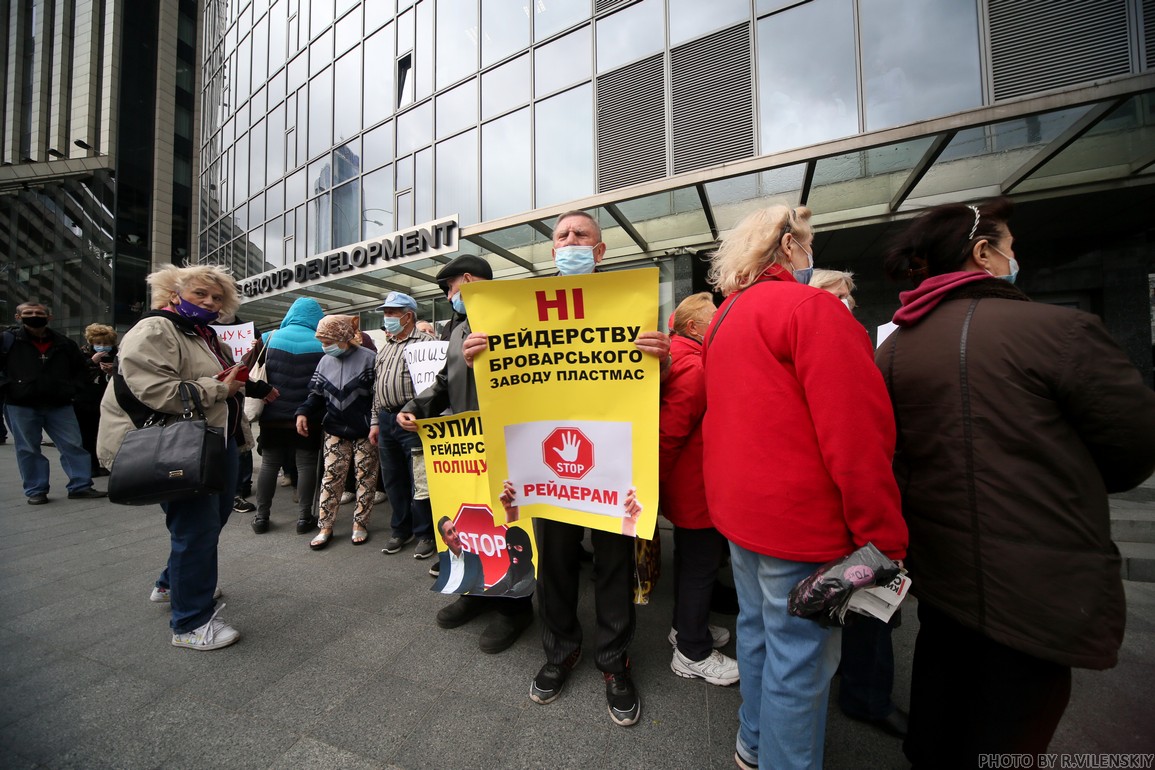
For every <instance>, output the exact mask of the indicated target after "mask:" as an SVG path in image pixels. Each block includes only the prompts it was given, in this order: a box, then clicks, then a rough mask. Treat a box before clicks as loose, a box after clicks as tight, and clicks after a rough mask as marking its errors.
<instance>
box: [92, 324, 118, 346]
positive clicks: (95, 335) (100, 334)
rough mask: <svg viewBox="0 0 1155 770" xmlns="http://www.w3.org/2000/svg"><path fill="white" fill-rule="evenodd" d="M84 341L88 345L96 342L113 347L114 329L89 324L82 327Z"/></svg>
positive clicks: (114, 339) (102, 325) (107, 326)
mask: <svg viewBox="0 0 1155 770" xmlns="http://www.w3.org/2000/svg"><path fill="white" fill-rule="evenodd" d="M84 339H85V341H86V342H88V344H89V345H95V344H96V343H97V342H107V343H108V344H110V345H115V344H116V329H113V328H112V327H111V326H109V325H107V324H89V325H88V326H86V327H84Z"/></svg>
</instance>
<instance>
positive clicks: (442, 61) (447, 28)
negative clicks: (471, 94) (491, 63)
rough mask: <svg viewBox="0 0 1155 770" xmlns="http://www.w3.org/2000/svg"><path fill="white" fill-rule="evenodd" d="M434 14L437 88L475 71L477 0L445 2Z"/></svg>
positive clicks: (450, 83)
mask: <svg viewBox="0 0 1155 770" xmlns="http://www.w3.org/2000/svg"><path fill="white" fill-rule="evenodd" d="M441 8H442V12H441V13H439V14H437V88H439V89H441V88H445V87H446V86H449V85H452V84H454V83H456V82H457V81H458V80H461V79H462V78H463V77H465V76H466V75H470V74H472V73H474V72H476V71H477V2H476V0H465V2H456V3H453V4H452V11H449V12H447V10H448V7H447V6H446V4H444V3H443V4H442V6H441Z"/></svg>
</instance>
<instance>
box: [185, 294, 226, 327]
mask: <svg viewBox="0 0 1155 770" xmlns="http://www.w3.org/2000/svg"><path fill="white" fill-rule="evenodd" d="M176 312H177V313H178V314H180V315H183V316H184V317H185V318H187V319H189V320H190V321H195V322H196V323H199V324H211V323H212V322H213V321H215V320H217V316H219V315H220V313H218V312H215V311H212V310H205V309H204V308H203V307H201V306H200V305H194V304H193V303H192V302H189V301H188V300H187V299H185V298H184V297H181V298H180V304H179V305H177V308H176Z"/></svg>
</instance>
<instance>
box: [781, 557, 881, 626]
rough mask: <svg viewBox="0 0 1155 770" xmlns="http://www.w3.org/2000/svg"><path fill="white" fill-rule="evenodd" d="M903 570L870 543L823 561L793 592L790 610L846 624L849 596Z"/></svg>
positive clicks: (824, 621) (828, 623) (825, 621)
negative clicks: (836, 557)
mask: <svg viewBox="0 0 1155 770" xmlns="http://www.w3.org/2000/svg"><path fill="white" fill-rule="evenodd" d="M899 572H900V568H899V566H898V564H897V563H896V562H894V561H892V560H890V559H888V558H887V557H886V556H885V555H884V554H883V553H882V551H880V550H878V549H877V548H875V546H874V543H867V544H866V545H864V546H862V547H861V548H859V549H858V550H857V551H855V552H854V553H851V554H848V555H846V556H843V557H842V558H840V559H835V560H834V561H831V562H828V563H826V564H823V565H822V566H821V567H819V568H818V570H817V571H816V572H815V573H814V574H813V575H810V576H809V577H806V578H803V579H802V580H801V581H799V583H798V585H796V586H794V588H793V590H791V591H790V598H789V600H788V602H787V605H786V608H787V611H788V612H789V613H790V614H791V615H794V616H796V617H799V618H808V619H810V620H815V621H817V622H818V623H820V624H821V625H824V626H833V625H837V626H841V625H844V624H845V617H846V609H847V604H848V603H849V602H850V595H851V594H853V593H854V592H855V591H856V590H858V589H860V588H869V587H871V586H877V585H886V584H887V583H889V582H890V581H891V580H893V579H894V578H895V576H897V575H898V573H899Z"/></svg>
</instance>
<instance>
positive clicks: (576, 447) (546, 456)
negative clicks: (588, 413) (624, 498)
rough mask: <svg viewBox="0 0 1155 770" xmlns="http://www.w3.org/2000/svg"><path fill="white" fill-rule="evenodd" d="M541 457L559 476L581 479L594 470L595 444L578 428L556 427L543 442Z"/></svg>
mask: <svg viewBox="0 0 1155 770" xmlns="http://www.w3.org/2000/svg"><path fill="white" fill-rule="evenodd" d="M541 458H542V461H543V462H545V464H546V467H548V468H549V469H550V470H551V471H553V472H554V473H555V474H557V476H558V477H559V478H563V479H580V478H582V477H583V476H585V475H586V474H587V473H589V472H590V471H591V470H593V467H594V444H593V442H592V441H590V440H589V439H588V438H586V435H585V434H584V433H582V432H581V431H580V430H578V429H577V428H555V429H554V430H553V432H552V433H550V434H549V435H548V436H546V437H545V441H543V442H541Z"/></svg>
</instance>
